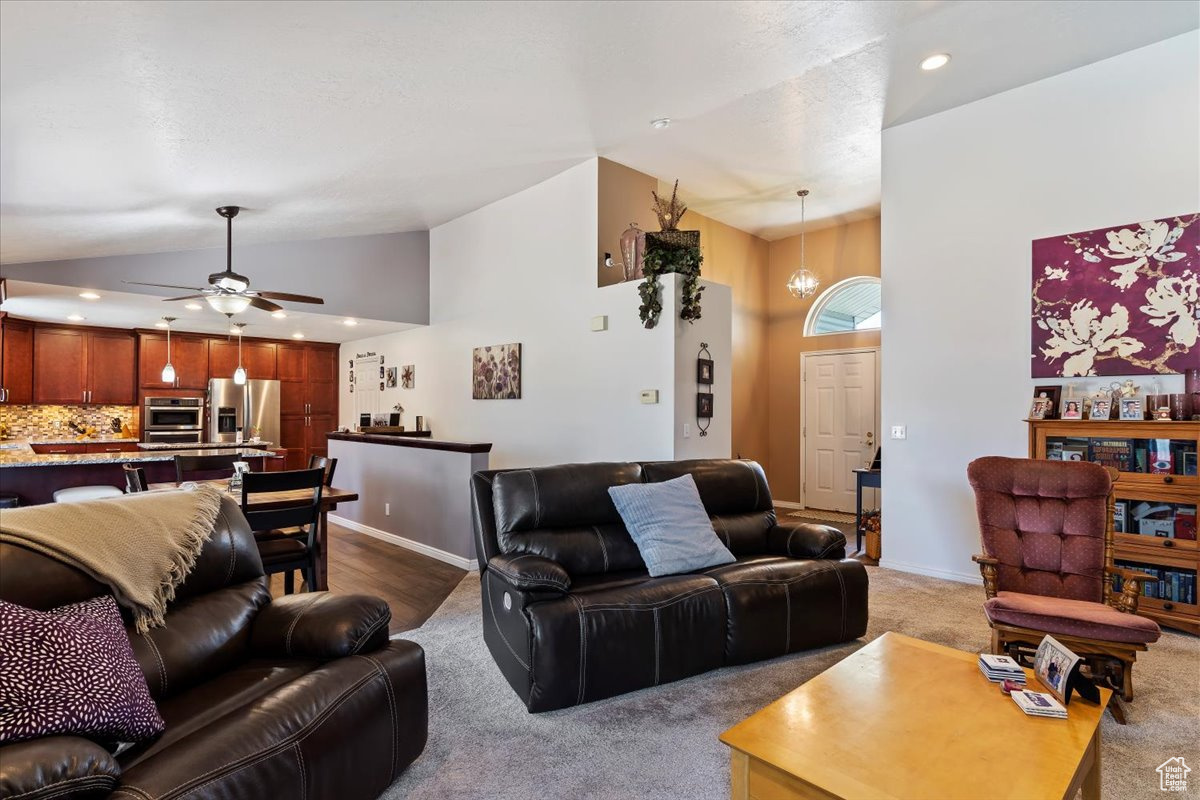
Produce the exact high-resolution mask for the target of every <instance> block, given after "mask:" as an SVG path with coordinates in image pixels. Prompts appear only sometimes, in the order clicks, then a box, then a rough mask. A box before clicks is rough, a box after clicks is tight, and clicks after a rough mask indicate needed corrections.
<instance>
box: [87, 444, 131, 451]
mask: <svg viewBox="0 0 1200 800" xmlns="http://www.w3.org/2000/svg"><path fill="white" fill-rule="evenodd" d="M138 451H139V448H138V446H137V443H136V442H88V444H87V449H86V451H85V452H88V453H136V452H138Z"/></svg>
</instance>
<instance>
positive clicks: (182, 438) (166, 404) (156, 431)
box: [142, 397, 204, 444]
mask: <svg viewBox="0 0 1200 800" xmlns="http://www.w3.org/2000/svg"><path fill="white" fill-rule="evenodd" d="M203 440H204V398H203V397H147V398H146V402H145V405H144V407H143V408H142V441H144V442H156V443H158V444H176V443H183V444H191V443H193V442H202V441H203Z"/></svg>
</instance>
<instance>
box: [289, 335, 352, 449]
mask: <svg viewBox="0 0 1200 800" xmlns="http://www.w3.org/2000/svg"><path fill="white" fill-rule="evenodd" d="M337 359H338V348H337V346H336V345H325V344H291V343H281V344H280V345H279V346H278V348H277V350H276V363H277V366H278V374H279V416H280V427H279V430H280V440H281V441H280V442H279V444H280V446H281V447H283V448H284V449H285V450H286V451H287V454H286V456H285V459H286V462H285V464H286V468H287V469H304V468H305V467H307V466H308V460H309V458H310V457H312V456H314V455H318V456H323V455H325V454H326V453H327V452H328V445H327V443H326V438H325V435H326V434H327V433H329V431H331V430H333V429H334V428H335V427H336V426H337V406H338V384H337V379H338V374H337Z"/></svg>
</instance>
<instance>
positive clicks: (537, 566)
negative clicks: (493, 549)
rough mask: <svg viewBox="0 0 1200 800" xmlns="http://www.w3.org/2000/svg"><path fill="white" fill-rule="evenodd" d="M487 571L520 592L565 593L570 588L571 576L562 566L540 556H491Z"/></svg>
mask: <svg viewBox="0 0 1200 800" xmlns="http://www.w3.org/2000/svg"><path fill="white" fill-rule="evenodd" d="M488 570H490V571H491V572H494V573H496V574H497V575H499V576H500V577H501V578H503V579H504V580H505V581H507V582H508V583H509V584H511V585H512V586H513V587H514V588H517V589H521V590H522V591H541V592H566V591H567V590H568V589H570V588H571V576H570V575H568V574H567V571H566V570H565V569H563V568H562V565H561V564H559V563H558V562H557V561H551V560H550V559H548V558H543V557H542V556H534V555H528V554H524V555H499V556H492V557H491V558H490V559H488Z"/></svg>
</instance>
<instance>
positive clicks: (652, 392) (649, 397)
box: [642, 389, 658, 405]
mask: <svg viewBox="0 0 1200 800" xmlns="http://www.w3.org/2000/svg"><path fill="white" fill-rule="evenodd" d="M657 402H658V389H643V390H642V403H643V404H645V405H653V404H654V403H657Z"/></svg>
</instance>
